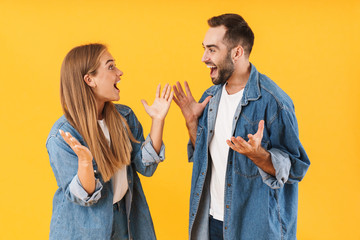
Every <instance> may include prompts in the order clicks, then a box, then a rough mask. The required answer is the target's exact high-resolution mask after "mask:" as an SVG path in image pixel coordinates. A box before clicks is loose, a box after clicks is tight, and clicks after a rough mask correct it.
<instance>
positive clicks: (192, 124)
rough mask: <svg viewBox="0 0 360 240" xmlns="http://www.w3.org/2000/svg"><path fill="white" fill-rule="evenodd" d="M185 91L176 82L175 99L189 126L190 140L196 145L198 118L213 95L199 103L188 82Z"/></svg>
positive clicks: (185, 84) (185, 83) (174, 87)
mask: <svg viewBox="0 0 360 240" xmlns="http://www.w3.org/2000/svg"><path fill="white" fill-rule="evenodd" d="M184 86H185V91H186V94H185V92H184V91H183V88H182V86H181V84H180V83H179V82H176V86H175V85H174V86H173V89H174V92H175V96H174V98H173V100H174V101H175V103H176V105H178V106H179V108H180V109H181V112H182V114H183V116H184V118H185V121H186V127H187V128H188V131H189V135H190V140H191V142H192V144H193V146H195V140H196V130H197V125H198V118H199V117H200V115H201V114H202V112H203V111H204V109H205V107H206V104H208V102H209V101H210V98H211V96H208V97H207V98H205V100H204V101H203V102H202V103H198V102H196V101H195V99H194V97H193V96H192V94H191V91H190V87H189V85H188V83H187V82H186V81H185V82H184Z"/></svg>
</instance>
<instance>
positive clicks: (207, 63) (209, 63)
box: [204, 62, 216, 67]
mask: <svg viewBox="0 0 360 240" xmlns="http://www.w3.org/2000/svg"><path fill="white" fill-rule="evenodd" d="M204 63H205V64H206V65H210V66H215V67H216V65H215V64H214V63H213V62H204Z"/></svg>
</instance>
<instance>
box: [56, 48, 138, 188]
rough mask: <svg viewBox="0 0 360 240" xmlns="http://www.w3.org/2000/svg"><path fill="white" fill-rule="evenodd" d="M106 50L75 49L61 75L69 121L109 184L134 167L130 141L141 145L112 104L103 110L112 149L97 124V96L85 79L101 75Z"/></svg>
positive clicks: (65, 62)
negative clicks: (124, 169) (121, 170)
mask: <svg viewBox="0 0 360 240" xmlns="http://www.w3.org/2000/svg"><path fill="white" fill-rule="evenodd" d="M106 50H107V47H106V46H105V45H103V44H88V45H83V46H78V47H75V48H73V49H72V50H71V51H70V52H69V53H68V54H67V55H66V57H65V59H64V61H63V63H62V66H61V74H60V98H61V105H62V108H63V111H64V114H65V117H66V119H67V120H68V121H69V122H70V124H71V125H72V126H73V127H74V128H75V129H76V130H77V131H78V132H79V133H80V134H81V135H82V136H83V138H84V140H85V142H86V143H87V145H88V147H89V149H90V151H91V153H92V154H93V157H94V159H95V161H96V164H97V166H98V170H99V171H100V173H101V175H102V178H103V179H104V181H105V182H106V181H108V180H110V178H111V177H112V176H113V175H114V174H115V172H116V171H117V170H118V169H119V168H121V167H122V166H123V165H129V164H130V157H131V151H132V147H131V142H130V140H131V141H134V142H137V140H136V139H135V138H134V137H133V135H132V133H131V131H130V129H129V126H128V124H127V122H126V120H125V119H124V117H122V116H121V115H120V114H119V113H118V111H117V110H116V108H115V105H114V104H113V103H112V102H106V103H105V105H104V110H103V117H104V119H105V123H106V125H107V127H108V129H109V133H110V138H111V144H110V146H109V145H108V143H107V141H106V138H105V136H104V134H103V132H102V130H101V128H100V126H99V124H98V122H97V116H98V114H97V107H96V101H95V95H94V93H93V91H92V89H91V87H90V86H88V85H87V84H86V83H85V81H84V76H85V75H86V74H89V75H96V74H97V72H96V70H97V69H98V67H99V65H100V56H101V55H102V54H103V53H104V52H105V51H106Z"/></svg>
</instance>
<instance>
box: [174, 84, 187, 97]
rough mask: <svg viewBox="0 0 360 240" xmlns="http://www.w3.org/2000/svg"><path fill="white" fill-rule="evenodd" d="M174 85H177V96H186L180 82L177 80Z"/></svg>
mask: <svg viewBox="0 0 360 240" xmlns="http://www.w3.org/2000/svg"><path fill="white" fill-rule="evenodd" d="M176 85H177V88H178V91H179V96H181V97H186V95H185V93H184V90H183V88H182V86H181V83H179V82H176Z"/></svg>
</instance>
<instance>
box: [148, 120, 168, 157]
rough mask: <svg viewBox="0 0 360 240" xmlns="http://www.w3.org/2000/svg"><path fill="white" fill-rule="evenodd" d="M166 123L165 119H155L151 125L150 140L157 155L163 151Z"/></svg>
mask: <svg viewBox="0 0 360 240" xmlns="http://www.w3.org/2000/svg"><path fill="white" fill-rule="evenodd" d="M164 123H165V120H164V119H153V120H152V123H151V130H150V138H151V142H152V144H153V148H154V150H155V152H156V153H157V154H159V153H160V150H161V145H162V137H163V130H164Z"/></svg>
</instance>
